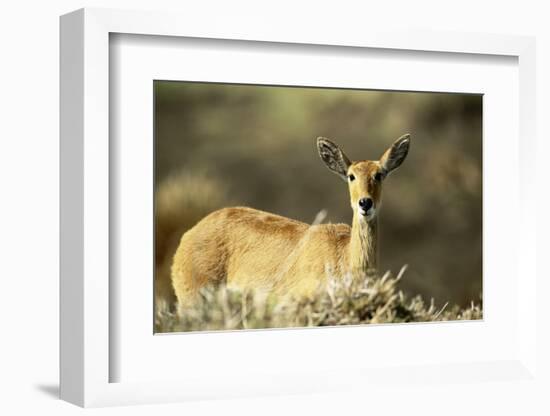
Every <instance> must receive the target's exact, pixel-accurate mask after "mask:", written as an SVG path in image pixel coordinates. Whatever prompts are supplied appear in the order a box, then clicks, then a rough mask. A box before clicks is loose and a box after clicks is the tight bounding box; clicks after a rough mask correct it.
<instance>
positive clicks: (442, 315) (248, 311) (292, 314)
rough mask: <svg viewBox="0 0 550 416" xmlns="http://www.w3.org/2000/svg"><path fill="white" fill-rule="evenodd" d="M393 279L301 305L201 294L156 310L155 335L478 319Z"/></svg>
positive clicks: (353, 284)
mask: <svg viewBox="0 0 550 416" xmlns="http://www.w3.org/2000/svg"><path fill="white" fill-rule="evenodd" d="M405 270H406V266H404V267H403V268H402V269H401V271H400V272H399V274H398V275H397V276H393V275H392V274H391V273H390V272H386V273H385V274H384V275H383V276H377V275H369V276H366V278H365V279H364V280H353V279H351V278H349V277H345V278H343V279H335V278H334V279H331V280H330V281H329V283H328V284H327V285H326V287H323V288H320V289H319V290H318V291H317V292H316V294H315V295H314V296H312V297H311V298H307V299H291V298H285V299H281V298H279V299H278V298H276V297H274V296H270V295H266V294H265V293H262V292H251V291H241V290H236V289H229V288H227V287H225V286H221V287H218V288H212V287H207V288H203V289H202V290H201V291H200V293H199V296H198V299H197V301H196V303H195V304H194V305H193V307H190V308H187V309H184V310H181V311H179V312H173V311H170V309H169V308H168V307H166V306H161V307H159V308H157V311H156V316H155V332H184V331H214V330H236V329H258V328H285V327H312V326H333V325H360V324H382V323H403V322H429V321H449V320H474V319H481V318H482V316H483V314H482V304H481V300H480V302H479V303H478V304H475V303H474V302H472V303H471V305H470V306H469V307H468V308H460V307H459V306H456V305H455V306H453V307H448V304H445V305H444V306H443V307H436V306H435V303H434V300H433V299H432V300H431V301H430V303H429V304H427V303H426V302H425V301H424V300H423V299H422V298H421V297H420V296H414V297H408V296H406V295H405V294H404V293H403V292H402V291H401V290H399V289H398V283H399V281H400V280H401V278H402V276H403V274H404V272H405Z"/></svg>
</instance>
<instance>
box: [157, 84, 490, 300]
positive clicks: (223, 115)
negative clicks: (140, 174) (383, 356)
mask: <svg viewBox="0 0 550 416" xmlns="http://www.w3.org/2000/svg"><path fill="white" fill-rule="evenodd" d="M154 88H155V175H156V176H155V185H156V186H157V189H159V188H162V187H163V186H164V185H163V184H167V183H168V184H170V186H169V187H168V188H167V187H166V186H165V189H164V191H165V192H164V193H163V194H162V198H163V200H164V203H165V204H167V205H170V204H171V200H172V199H174V200H175V199H177V198H178V188H180V189H179V192H180V193H185V194H186V197H187V198H191V199H192V198H193V197H196V198H198V199H201V198H202V202H201V203H202V206H204V207H206V206H211V207H212V209H215V208H218V207H221V206H235V205H245V206H250V207H253V208H257V209H261V210H265V211H270V212H273V213H276V214H279V215H283V216H287V217H290V218H294V219H298V220H301V221H304V222H309V223H311V222H312V221H313V220H314V218H315V216H316V214H317V213H318V212H319V211H320V210H322V209H325V210H327V212H328V216H327V218H326V220H325V222H333V223H337V222H344V223H347V224H350V223H351V218H352V210H351V208H350V205H349V195H348V190H347V185H346V184H345V183H344V182H343V181H341V179H340V178H338V177H337V176H336V175H334V174H332V173H331V172H330V171H329V170H328V169H327V168H326V167H325V166H324V164H323V163H322V161H321V160H320V158H319V156H318V153H317V149H316V146H315V139H316V138H317V137H318V136H324V137H327V138H329V139H331V140H333V141H335V142H336V143H338V144H339V145H340V147H341V148H343V149H344V151H345V152H346V154H347V155H348V157H349V158H350V159H351V160H362V159H370V160H375V159H378V158H379V157H380V156H381V155H382V153H383V152H384V150H385V149H386V148H387V147H389V146H390V145H391V143H392V142H393V141H394V140H395V139H397V138H398V137H399V136H401V135H403V134H404V133H410V134H411V136H412V138H411V150H410V152H409V155H408V157H407V159H406V160H405V162H404V163H403V165H402V166H401V168H400V169H399V170H398V171H396V172H395V173H394V174H392V175H390V176H389V177H388V179H387V180H386V181H385V183H384V186H383V196H382V200H383V205H382V208H381V211H380V217H379V235H380V245H379V256H380V268H381V269H382V270H391V271H392V272H394V273H397V272H398V271H399V269H400V268H401V266H403V265H404V264H408V265H409V268H408V270H407V272H406V273H405V275H404V277H403V279H402V281H401V288H402V289H403V290H404V291H405V292H407V293H409V294H411V295H416V294H421V295H422V296H423V297H425V298H426V299H427V300H429V299H430V298H434V299H435V301H436V304H437V305H442V304H444V303H445V302H447V301H449V302H451V303H457V304H460V305H462V306H467V305H469V303H470V301H471V300H474V301H479V299H480V296H481V291H482V96H481V95H474V94H451V93H416V92H415V93H412V92H393V91H367V90H343V89H326V88H325V89H322V88H298V87H274V86H256V85H232V84H213V83H188V82H172V81H155V84H154ZM175 178H180V179H177V180H176V179H175ZM178 184H185V185H181V186H180V185H178ZM183 188H185V189H183ZM166 189H168V192H166ZM158 198H159V196H158V193H157V199H158ZM209 201H210V202H211V204H210V205H209ZM157 203H158V202H157ZM174 207H176V205H175V204H174ZM171 215H172V216H175V217H177V216H178V215H179V211H177V210H176V209H173V212H172V214H171ZM182 215H184V213H182ZM201 216H202V213H201ZM199 219H200V216H199V215H197V216H196V217H195V218H192V219H190V220H188V221H187V222H186V223H185V225H184V226H183V228H182V229H180V230H179V231H178V232H182V231H184V230H185V229H186V228H189V227H190V226H192V225H193V223H194V222H196V221H198V220H199ZM158 229H159V221H158V220H157V230H158ZM157 234H158V232H157ZM180 235H181V234H180ZM161 244H163V242H162V241H159V238H157V243H156V245H157V247H156V250H157V253H158V252H160V250H159V249H158V248H159V247H160V246H161Z"/></svg>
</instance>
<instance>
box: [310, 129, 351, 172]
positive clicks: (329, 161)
mask: <svg viewBox="0 0 550 416" xmlns="http://www.w3.org/2000/svg"><path fill="white" fill-rule="evenodd" d="M317 150H318V151H319V156H321V159H322V160H323V162H325V165H327V168H329V169H330V170H331V171H333V172H334V173H336V174H337V175H338V176H340V177H341V178H342V179H343V180H344V181H346V182H347V180H348V177H347V175H348V168H349V166H350V165H351V161H350V160H349V159H348V157H347V156H346V155H345V153H344V152H343V151H342V149H340V148H339V147H338V145H337V144H336V143H333V142H331V141H330V140H329V139H326V138H324V137H318V138H317Z"/></svg>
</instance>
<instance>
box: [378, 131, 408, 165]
mask: <svg viewBox="0 0 550 416" xmlns="http://www.w3.org/2000/svg"><path fill="white" fill-rule="evenodd" d="M410 143H411V135H410V134H405V135H403V136H401V137H400V138H399V139H397V140H396V141H395V142H394V143H393V144H392V145H391V147H390V148H389V149H388V150H386V151H385V152H384V154H383V155H382V157H381V158H380V165H381V166H382V169H384V171H385V174H386V175H387V174H389V173H390V172H391V171H393V170H395V169H397V168H398V167H399V166H401V163H403V161H404V160H405V158H406V157H407V154H408V153H409V145H410Z"/></svg>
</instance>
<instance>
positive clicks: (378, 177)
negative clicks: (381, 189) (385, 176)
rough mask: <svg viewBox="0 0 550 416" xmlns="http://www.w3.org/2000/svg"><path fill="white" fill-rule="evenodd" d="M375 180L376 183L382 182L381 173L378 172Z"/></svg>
mask: <svg viewBox="0 0 550 416" xmlns="http://www.w3.org/2000/svg"><path fill="white" fill-rule="evenodd" d="M374 180H375V181H376V182H380V181H381V180H382V174H381V173H380V172H377V173H376V174H375V175H374Z"/></svg>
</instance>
